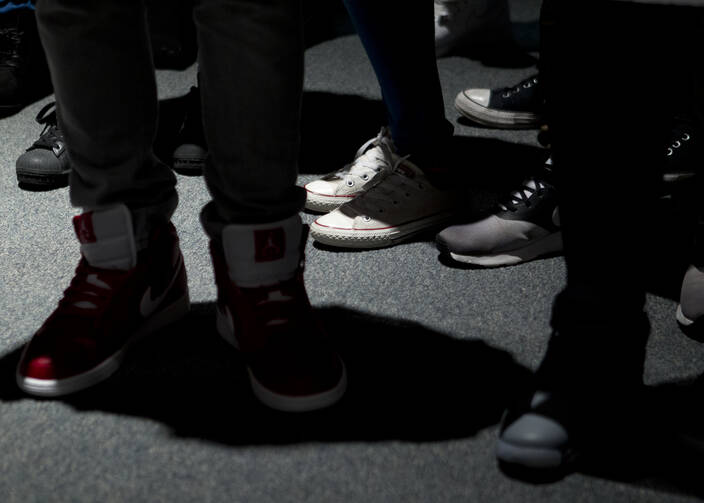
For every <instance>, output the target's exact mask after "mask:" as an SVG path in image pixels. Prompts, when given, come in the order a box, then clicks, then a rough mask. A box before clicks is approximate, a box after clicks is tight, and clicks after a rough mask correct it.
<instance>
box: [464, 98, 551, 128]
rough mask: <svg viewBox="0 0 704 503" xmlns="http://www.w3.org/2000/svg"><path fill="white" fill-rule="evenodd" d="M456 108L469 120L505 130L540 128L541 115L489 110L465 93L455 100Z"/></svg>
mask: <svg viewBox="0 0 704 503" xmlns="http://www.w3.org/2000/svg"><path fill="white" fill-rule="evenodd" d="M455 108H456V109H457V111H458V112H459V113H461V114H462V115H464V116H465V117H467V118H468V119H471V120H473V121H474V122H478V123H479V124H483V125H485V126H493V127H498V128H503V129H532V128H538V127H540V119H541V117H540V115H538V114H534V113H531V112H507V111H503V110H495V109H491V108H487V107H485V106H482V105H480V104H479V103H475V102H474V101H472V100H470V99H469V98H468V97H467V96H465V95H464V93H459V94H458V95H457V97H456V98H455Z"/></svg>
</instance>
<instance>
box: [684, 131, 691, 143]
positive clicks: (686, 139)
mask: <svg viewBox="0 0 704 503" xmlns="http://www.w3.org/2000/svg"><path fill="white" fill-rule="evenodd" d="M690 138H691V136H689V135H688V134H687V133H684V136H682V141H689V139H690Z"/></svg>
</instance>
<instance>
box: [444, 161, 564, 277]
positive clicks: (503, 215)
mask: <svg viewBox="0 0 704 503" xmlns="http://www.w3.org/2000/svg"><path fill="white" fill-rule="evenodd" d="M436 243H437V247H438V249H439V250H440V251H441V252H442V253H443V254H444V255H445V256H446V257H449V258H450V259H452V260H454V261H456V262H461V263H465V264H472V265H478V266H484V267H491V266H502V265H512V264H518V263H520V262H525V261H528V260H533V259H535V258H538V257H543V256H546V255H552V254H555V253H559V252H561V251H562V233H561V232H560V215H559V208H558V205H557V191H556V190H555V187H554V185H553V184H552V164H551V161H550V159H548V161H547V162H546V164H545V166H544V167H543V169H542V170H541V172H540V173H539V174H538V175H536V176H534V177H530V178H528V179H527V180H525V181H524V182H523V184H522V186H521V187H520V188H519V189H518V190H516V191H514V192H512V193H511V195H510V196H509V197H508V198H507V199H506V200H505V201H504V202H502V203H500V204H499V208H498V211H497V212H496V213H494V214H493V215H490V216H488V217H486V218H484V219H482V220H479V221H477V222H472V223H469V224H459V225H452V226H450V227H447V228H446V229H444V230H442V231H441V232H440V233H438V235H437V237H436Z"/></svg>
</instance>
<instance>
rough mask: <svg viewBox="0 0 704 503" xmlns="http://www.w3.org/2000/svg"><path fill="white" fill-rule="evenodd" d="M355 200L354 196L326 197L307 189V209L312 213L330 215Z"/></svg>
mask: <svg viewBox="0 0 704 503" xmlns="http://www.w3.org/2000/svg"><path fill="white" fill-rule="evenodd" d="M352 199H354V196H349V197H347V196H326V195H324V194H318V193H316V192H311V191H309V190H307V189H306V204H305V208H306V209H307V210H310V211H317V212H320V213H329V212H331V211H332V210H335V209H337V208H339V207H340V206H342V205H343V204H345V203H346V202H348V201H351V200H352Z"/></svg>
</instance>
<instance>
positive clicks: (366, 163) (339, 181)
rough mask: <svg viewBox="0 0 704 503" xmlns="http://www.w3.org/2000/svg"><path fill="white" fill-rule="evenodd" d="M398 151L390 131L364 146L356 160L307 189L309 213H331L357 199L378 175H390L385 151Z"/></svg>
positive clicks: (383, 129)
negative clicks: (387, 173)
mask: <svg viewBox="0 0 704 503" xmlns="http://www.w3.org/2000/svg"><path fill="white" fill-rule="evenodd" d="M384 148H386V149H388V150H389V151H391V152H394V151H395V147H394V144H393V141H392V140H391V134H390V132H389V129H388V128H386V127H383V128H381V130H380V131H379V134H378V135H377V136H376V137H375V138H372V139H370V140H368V141H367V142H365V143H364V145H362V146H361V147H360V148H359V150H357V153H356V154H355V156H354V160H353V161H352V162H351V163H349V164H347V165H345V166H344V167H343V168H341V169H338V170H337V171H333V172H332V173H328V174H327V175H325V176H324V177H322V178H320V179H319V180H314V181H312V182H310V183H308V184H306V185H305V186H304V188H305V189H306V209H308V210H311V211H321V212H326V213H327V212H328V211H332V210H334V209H335V208H337V207H338V206H340V205H341V204H344V203H346V202H347V201H349V200H351V199H353V198H354V197H355V196H356V195H357V194H359V193H360V192H361V191H362V189H363V188H364V186H365V185H366V184H368V183H369V182H371V181H372V180H373V179H374V177H375V176H376V175H378V174H379V173H381V172H384V171H389V170H390V169H391V165H390V164H389V162H388V156H387V155H385V153H384V152H383V149H384Z"/></svg>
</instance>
